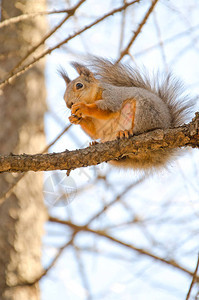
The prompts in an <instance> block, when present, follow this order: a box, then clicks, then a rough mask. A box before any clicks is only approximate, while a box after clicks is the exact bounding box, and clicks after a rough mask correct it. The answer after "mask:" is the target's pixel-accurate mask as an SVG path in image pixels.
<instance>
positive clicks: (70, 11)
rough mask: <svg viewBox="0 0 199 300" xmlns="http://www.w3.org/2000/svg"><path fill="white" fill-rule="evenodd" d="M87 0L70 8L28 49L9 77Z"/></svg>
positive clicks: (82, 0)
mask: <svg viewBox="0 0 199 300" xmlns="http://www.w3.org/2000/svg"><path fill="white" fill-rule="evenodd" d="M85 1H86V0H81V1H79V2H78V3H77V4H76V5H75V6H74V7H73V8H71V9H68V10H67V11H66V12H67V16H66V17H64V18H63V20H61V22H60V23H59V24H58V25H57V26H56V27H55V28H53V30H51V31H50V32H49V33H48V34H47V35H45V36H44V38H42V40H41V41H40V42H39V43H38V44H37V45H35V46H34V47H32V48H31V49H30V51H28V52H27V53H26V55H25V56H24V57H23V58H22V59H21V60H20V61H19V62H18V63H17V65H16V66H14V68H13V69H12V70H11V71H10V72H9V74H8V76H7V78H10V77H11V76H12V75H13V74H14V71H15V70H17V69H18V68H19V67H20V66H21V65H22V64H23V62H24V61H25V60H26V59H27V58H28V57H29V56H30V55H31V54H32V53H33V52H35V51H36V49H38V48H39V47H40V46H41V45H44V43H45V41H46V40H47V39H48V38H49V37H51V36H52V35H53V34H54V33H55V32H56V31H57V30H58V29H59V28H60V27H61V26H62V25H63V24H64V23H65V22H66V21H67V20H68V19H69V18H70V17H71V16H73V15H74V13H75V12H76V10H77V9H78V8H79V7H80V5H81V4H83V3H84V2H85Z"/></svg>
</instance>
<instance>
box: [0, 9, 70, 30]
mask: <svg viewBox="0 0 199 300" xmlns="http://www.w3.org/2000/svg"><path fill="white" fill-rule="evenodd" d="M63 13H71V8H69V9H62V10H53V11H40V12H32V13H25V14H22V15H20V16H17V17H13V18H9V19H6V20H4V21H2V22H0V28H3V27H6V26H9V25H12V24H16V23H18V22H21V21H24V20H26V19H30V18H35V17H38V16H46V15H53V14H63Z"/></svg>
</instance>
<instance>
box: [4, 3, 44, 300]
mask: <svg viewBox="0 0 199 300" xmlns="http://www.w3.org/2000/svg"><path fill="white" fill-rule="evenodd" d="M45 10H46V6H45V0H40V1H35V0H2V1H1V19H2V20H4V19H9V18H12V17H14V16H18V15H20V14H23V13H30V12H35V11H45ZM45 31H46V20H45V17H35V18H32V19H29V20H27V21H23V22H19V23H15V24H12V25H9V26H7V27H4V28H2V29H1V30H0V45H1V48H0V71H1V72H0V77H1V78H0V79H1V80H2V79H3V78H4V77H5V76H6V74H7V73H8V72H9V71H10V70H11V69H12V68H13V67H14V66H15V65H16V64H17V63H18V62H19V60H20V59H21V58H22V57H23V55H24V54H25V53H26V52H27V51H28V50H29V49H30V48H31V46H33V45H34V44H36V43H37V42H38V41H39V40H40V38H41V37H42V36H43V35H44V33H45ZM45 97H46V94H45V82H44V61H43V62H40V63H38V64H37V65H36V66H35V67H34V68H32V69H31V70H29V71H28V72H26V73H25V74H24V75H23V76H20V77H18V78H17V80H15V81H14V82H12V83H11V84H10V85H8V86H6V87H5V88H4V90H3V91H1V94H0V128H1V131H0V153H4V154H5V153H9V152H14V153H22V152H26V153H38V152H40V151H41V150H42V149H43V147H44V145H45V138H44V126H43V114H44V112H45V108H46V106H45ZM16 179H17V176H16V175H14V174H13V175H12V174H8V173H7V174H1V175H0V195H1V194H2V193H4V192H5V191H6V190H8V188H9V186H10V185H11V184H12V183H13V182H14V181H15V180H16ZM45 216H46V214H45V208H44V204H43V196H42V174H41V173H38V174H34V173H32V174H31V173H30V174H25V176H24V177H23V178H22V179H21V180H20V182H19V184H17V186H16V187H15V188H14V190H13V191H12V193H11V195H10V196H9V197H8V198H7V199H6V200H5V201H4V202H2V203H1V204H0V299H1V300H8V299H9V300H12V299H13V300H33V299H34V300H38V299H39V289H38V284H36V285H34V286H20V283H21V282H23V281H24V280H25V281H29V280H30V281H31V280H34V278H35V277H36V276H37V275H38V274H39V273H40V271H41V262H40V259H41V237H42V233H43V224H44V221H45ZM17 285H19V286H17ZM13 286H14V287H13Z"/></svg>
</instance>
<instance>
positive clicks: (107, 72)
mask: <svg viewBox="0 0 199 300" xmlns="http://www.w3.org/2000/svg"><path fill="white" fill-rule="evenodd" d="M72 66H73V67H74V68H75V69H76V71H77V72H78V74H79V77H77V78H76V79H74V80H70V78H69V77H68V75H67V73H66V72H65V71H64V70H63V69H62V70H61V71H60V73H61V75H62V77H63V79H64V80H65V83H66V86H67V87H66V91H65V94H64V100H65V102H66V105H67V107H68V108H70V109H71V116H70V117H69V121H70V122H71V123H72V124H79V125H80V126H81V128H82V129H83V130H84V131H85V132H86V133H87V134H88V135H89V136H90V137H91V138H92V139H93V140H96V139H100V140H101V142H105V141H110V140H114V139H116V138H119V139H121V138H124V137H125V138H128V137H130V136H132V135H137V134H141V133H143V132H147V131H150V130H154V129H166V128H173V127H177V126H180V125H183V124H184V122H185V121H186V119H187V117H188V116H189V113H190V112H191V111H192V109H193V101H192V100H191V99H190V97H188V96H183V94H184V89H183V85H182V83H181V81H180V80H177V79H175V78H174V76H173V75H172V74H165V75H164V76H162V80H160V79H159V78H160V77H161V76H160V74H157V75H156V77H154V78H153V80H152V79H151V80H150V78H149V76H148V75H147V74H143V72H141V71H140V70H139V69H134V68H132V67H131V66H129V65H125V64H122V63H114V62H111V61H110V60H108V59H103V58H98V57H93V58H92V59H91V61H90V67H86V66H85V65H82V64H79V63H77V62H73V63H72ZM94 143H95V142H93V144H94ZM176 152H177V149H176V150H171V149H169V150H167V149H162V150H153V151H146V153H144V154H143V153H140V154H138V155H134V154H128V155H126V156H125V157H123V158H120V159H118V160H112V161H110V163H111V164H114V165H117V166H121V167H130V168H134V169H141V170H152V169H153V168H158V167H162V166H166V165H167V163H168V162H169V161H170V160H171V158H172V157H174V156H175V154H176Z"/></svg>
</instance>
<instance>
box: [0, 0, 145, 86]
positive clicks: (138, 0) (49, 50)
mask: <svg viewBox="0 0 199 300" xmlns="http://www.w3.org/2000/svg"><path fill="white" fill-rule="evenodd" d="M138 2H140V0H135V1H131V2H129V3H127V4H125V5H123V6H121V7H119V8H117V9H114V10H112V11H111V12H109V13H107V14H106V15H104V16H103V17H101V18H99V19H97V20H95V21H94V22H92V23H91V24H89V25H87V26H85V27H84V28H83V29H80V30H79V31H77V32H75V33H74V34H72V35H70V36H68V37H67V38H66V39H64V40H63V41H62V42H60V43H58V44H57V45H55V46H54V47H52V48H49V49H47V50H45V51H44V52H42V53H41V54H40V55H38V56H37V57H35V58H34V59H32V61H31V62H30V63H28V64H26V65H25V66H23V67H22V68H21V69H19V71H17V72H15V73H13V74H12V75H11V76H9V78H8V77H7V78H6V79H4V80H3V81H2V82H1V83H0V88H4V87H5V86H6V85H7V84H8V83H9V82H10V81H11V80H13V79H15V78H17V77H18V76H19V75H22V74H23V73H24V72H26V71H27V70H29V69H30V68H31V67H32V66H33V65H34V64H35V63H36V62H38V61H39V60H40V59H42V58H43V57H45V56H46V55H48V54H50V53H51V52H52V51H54V50H55V49H58V48H60V47H61V46H62V45H64V44H66V43H68V42H69V41H70V40H72V39H73V38H75V37H76V36H78V35H80V34H82V33H83V32H85V31H87V30H88V29H90V28H92V27H93V26H95V25H96V24H98V23H100V22H102V21H103V20H105V19H106V18H108V17H110V16H112V15H114V14H115V13H118V12H120V11H122V10H124V9H125V8H127V7H128V6H130V5H133V4H135V3H138Z"/></svg>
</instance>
